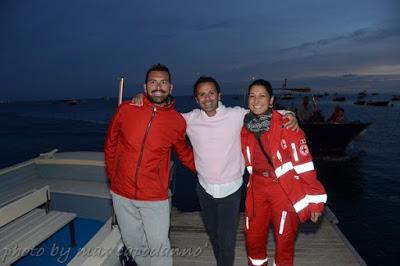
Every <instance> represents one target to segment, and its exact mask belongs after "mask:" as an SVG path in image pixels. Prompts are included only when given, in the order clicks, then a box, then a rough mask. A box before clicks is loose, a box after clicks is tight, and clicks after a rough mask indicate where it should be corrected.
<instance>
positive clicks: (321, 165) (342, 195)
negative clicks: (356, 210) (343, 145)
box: [315, 154, 364, 204]
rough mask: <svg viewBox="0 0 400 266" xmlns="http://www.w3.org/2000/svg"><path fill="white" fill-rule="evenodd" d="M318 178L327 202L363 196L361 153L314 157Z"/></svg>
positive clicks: (332, 202)
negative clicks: (322, 185) (323, 187)
mask: <svg viewBox="0 0 400 266" xmlns="http://www.w3.org/2000/svg"><path fill="white" fill-rule="evenodd" d="M315 167H316V170H317V173H318V179H319V180H320V181H321V183H323V184H324V186H325V188H326V190H327V193H328V204H335V203H336V202H337V201H348V200H354V199H359V198H361V197H362V196H363V193H364V191H363V188H364V173H363V172H362V167H363V166H362V155H361V154H358V155H345V156H341V157H323V158H316V159H315Z"/></svg>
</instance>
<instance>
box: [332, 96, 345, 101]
mask: <svg viewBox="0 0 400 266" xmlns="http://www.w3.org/2000/svg"><path fill="white" fill-rule="evenodd" d="M332 101H334V102H344V101H346V97H344V96H338V97H335V98H333V100H332Z"/></svg>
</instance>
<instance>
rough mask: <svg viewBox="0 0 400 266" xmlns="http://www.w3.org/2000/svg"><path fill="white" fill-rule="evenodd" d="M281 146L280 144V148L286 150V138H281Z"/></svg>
mask: <svg viewBox="0 0 400 266" xmlns="http://www.w3.org/2000/svg"><path fill="white" fill-rule="evenodd" d="M281 146H282V149H284V150H286V148H287V144H286V140H284V139H282V141H281Z"/></svg>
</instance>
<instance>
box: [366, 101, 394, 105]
mask: <svg viewBox="0 0 400 266" xmlns="http://www.w3.org/2000/svg"><path fill="white" fill-rule="evenodd" d="M388 104H389V101H368V102H367V105H372V106H387V105H388Z"/></svg>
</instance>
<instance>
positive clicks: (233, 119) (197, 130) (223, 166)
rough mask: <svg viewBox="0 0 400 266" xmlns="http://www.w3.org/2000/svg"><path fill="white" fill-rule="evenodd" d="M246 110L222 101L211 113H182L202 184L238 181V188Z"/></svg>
mask: <svg viewBox="0 0 400 266" xmlns="http://www.w3.org/2000/svg"><path fill="white" fill-rule="evenodd" d="M247 112H248V110H246V109H243V108H241V107H233V108H231V107H225V106H224V105H222V104H221V103H220V104H219V107H218V109H217V113H216V114H215V115H214V116H212V117H209V116H207V114H206V113H205V112H204V111H201V110H199V109H195V110H193V111H191V112H189V113H185V114H182V115H183V117H184V118H185V120H186V123H187V129H186V134H187V135H188V137H189V139H190V141H191V143H192V146H193V152H194V159H195V164H196V170H197V173H198V177H199V181H200V184H202V185H203V184H204V183H205V184H217V185H224V184H229V183H232V184H236V185H235V187H236V189H238V188H239V187H240V185H241V184H242V176H243V173H244V159H243V155H242V151H241V144H240V131H241V129H242V125H243V118H244V116H245V115H246V114H247ZM203 186H204V185H203ZM206 191H207V190H206ZM233 192H234V191H231V193H233ZM224 194H226V193H224Z"/></svg>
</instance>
